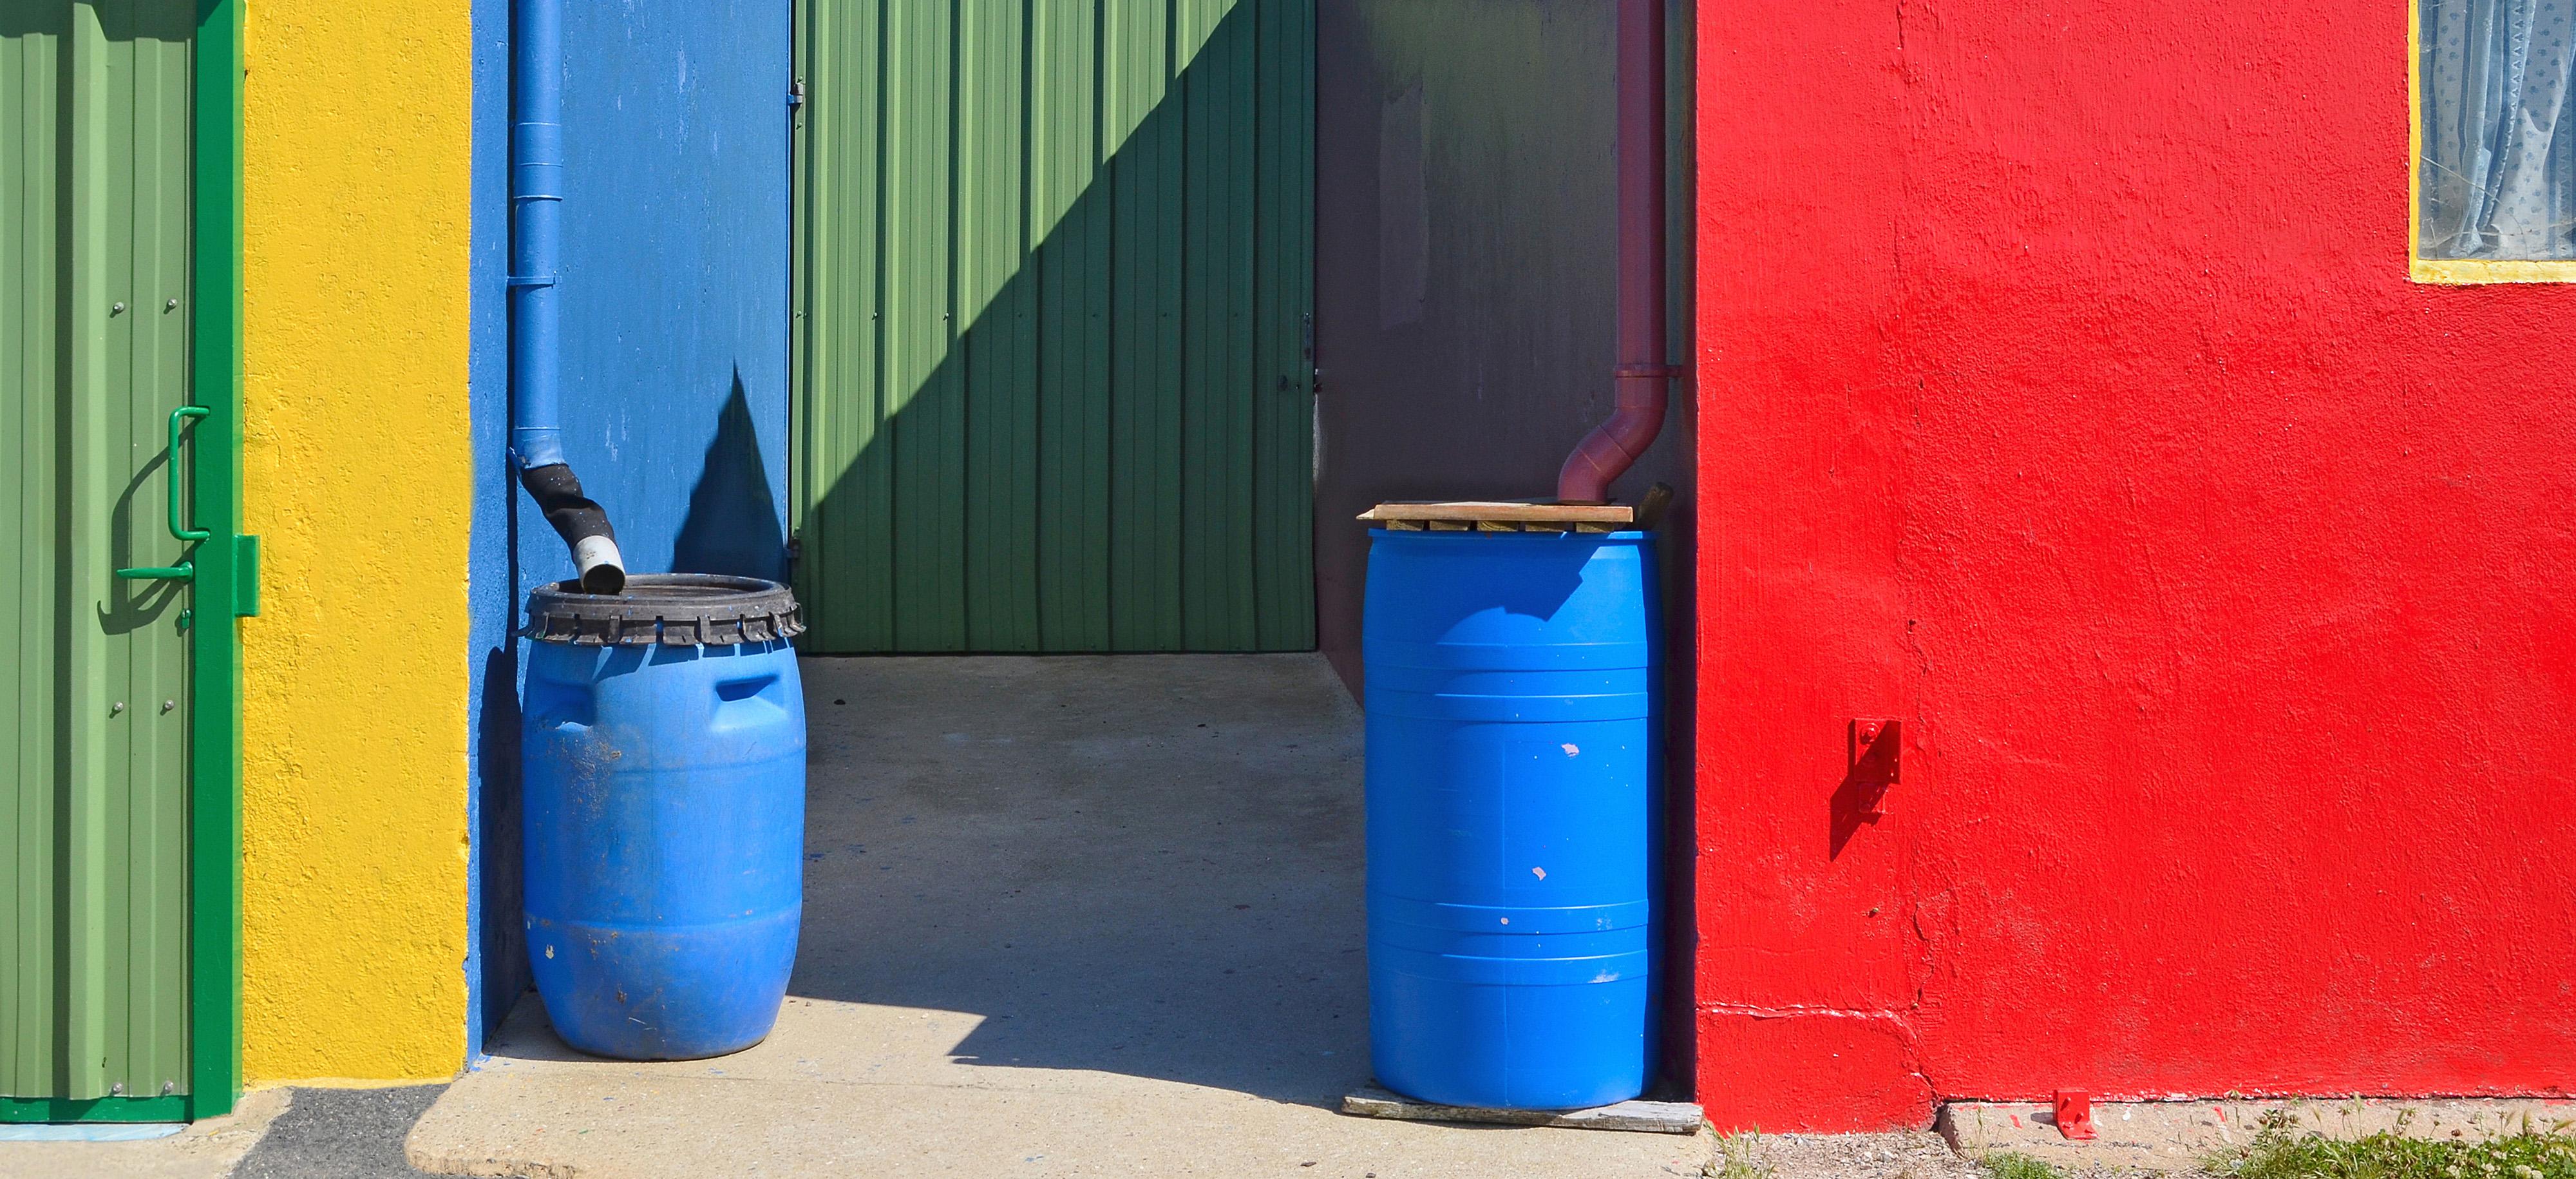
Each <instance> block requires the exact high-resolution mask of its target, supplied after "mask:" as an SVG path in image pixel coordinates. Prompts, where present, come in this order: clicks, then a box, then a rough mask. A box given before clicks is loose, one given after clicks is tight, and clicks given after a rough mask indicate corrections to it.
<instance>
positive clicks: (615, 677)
mask: <svg viewBox="0 0 2576 1179" xmlns="http://www.w3.org/2000/svg"><path fill="white" fill-rule="evenodd" d="M528 615H529V627H528V632H527V633H528V634H529V636H530V637H532V638H534V639H536V640H537V641H536V642H534V643H532V644H531V647H532V650H531V652H530V655H529V660H528V677H527V688H526V695H525V703H524V705H523V707H524V710H525V711H524V717H525V719H524V721H523V724H522V728H521V734H522V737H521V747H520V748H521V753H522V756H523V758H524V773H525V781H526V787H525V790H526V793H525V798H524V804H525V822H526V835H527V853H526V854H527V896H526V901H525V906H526V910H527V934H528V958H529V965H530V966H531V967H533V968H534V970H535V972H536V980H537V993H538V995H539V996H540V997H542V998H543V999H544V1000H545V1005H546V1015H547V1016H548V1017H549V1018H550V1019H552V1020H553V1021H554V1027H555V1031H556V1033H557V1034H558V1035H561V1036H562V1037H563V1039H564V1042H565V1043H567V1044H570V1045H572V1046H573V1047H575V1048H578V1049H581V1050H582V1051H584V1052H589V1053H593V1054H595V1055H600V1056H613V1057H618V1058H621V1059H626V1060H686V1059H691V1058H695V1057H702V1056H715V1055H719V1054H721V1053H726V1052H734V1051H738V1050H740V1049H743V1048H748V1047H750V1046H752V1045H753V1044H757V1043H759V1042H760V1041H761V1039H762V1038H763V1037H766V1036H767V1035H768V1034H769V1029H770V1026H771V1025H772V1024H774V1023H775V1022H777V1019H778V1006H779V1003H780V1001H781V999H783V998H784V997H785V995H786V992H787V977H788V973H789V971H790V970H791V969H792V968H793V967H794V965H795V961H796V930H797V922H798V919H799V917H800V916H801V914H802V911H803V907H804V875H803V872H804V855H803V853H804V846H805V700H804V693H803V691H802V689H801V687H800V686H799V684H798V682H797V675H796V652H795V649H794V648H792V647H791V646H789V645H788V641H787V640H788V639H789V638H790V637H791V636H793V635H794V634H796V633H797V631H799V630H801V629H802V627H801V625H800V624H799V623H798V621H797V614H796V606H795V600H794V599H793V598H792V597H790V596H789V595H788V592H787V590H786V589H785V588H784V587H782V586H779V585H778V584H776V583H774V582H767V581H760V580H757V579H753V578H735V577H715V576H711V575H701V574H663V575H645V576H637V577H633V578H630V579H629V580H628V581H627V583H626V592H624V593H622V594H616V595H592V594H584V593H582V592H580V586H579V583H577V582H563V583H558V584H556V585H550V586H546V587H542V588H540V589H539V590H537V592H536V593H535V594H533V595H531V597H530V599H529V606H528Z"/></svg>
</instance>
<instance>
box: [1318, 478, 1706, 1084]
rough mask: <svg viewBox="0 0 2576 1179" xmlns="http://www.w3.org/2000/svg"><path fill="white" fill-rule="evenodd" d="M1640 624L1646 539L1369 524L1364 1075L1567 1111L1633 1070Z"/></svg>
mask: <svg viewBox="0 0 2576 1179" xmlns="http://www.w3.org/2000/svg"><path fill="white" fill-rule="evenodd" d="M1660 618H1661V615H1660V612H1659V607H1658V602H1657V591H1656V576H1655V557H1654V547H1653V541H1652V539H1651V537H1650V536H1649V534H1647V533H1645V532H1611V533H1580V532H1563V533H1548V532H1476V531H1463V532H1435V531H1394V530H1388V529H1377V530H1373V531H1372V532H1371V533H1370V548H1369V566H1368V590H1367V600H1366V607H1365V612H1364V617H1363V621H1362V625H1361V659H1362V662H1363V664H1364V665H1365V669H1366V683H1365V690H1364V696H1365V711H1366V713H1367V720H1368V751H1367V781H1368V923H1369V924H1368V959H1369V1041H1370V1050H1371V1053H1372V1056H1373V1063H1374V1065H1375V1068H1376V1072H1377V1078H1378V1081H1379V1083H1380V1084H1382V1085H1384V1086H1386V1087H1387V1088H1389V1089H1392V1090H1394V1091H1396V1092H1398V1093H1402V1094H1404V1095H1406V1096H1409V1097H1413V1098H1416V1099H1419V1100H1422V1101H1428V1102H1434V1103H1438V1104H1443V1105H1459V1106H1479V1107H1491V1108H1505V1109H1576V1108H1584V1107H1590V1106H1599V1105H1608V1104H1612V1103H1615V1102H1619V1101H1625V1100H1628V1099H1630V1098H1634V1097H1637V1096H1639V1095H1640V1094H1641V1093H1643V1092H1644V1090H1645V1088H1646V1086H1647V1085H1648V1084H1649V1083H1650V1082H1651V1080H1652V1079H1653V1077H1654V1074H1655V1066H1656V1041H1657V1036H1656V1020H1657V1007H1658V1003H1657V985H1658V975H1659V967H1660V958H1661V949H1660V946H1659V944H1658V940H1657V937H1656V932H1657V927H1658V918H1659V909H1660V907H1661V901H1660V897H1659V888H1658V885H1659V877H1660V872H1661V862H1662V856H1661V847H1660V844H1661V833H1662V823H1661V810H1662V806H1661V800H1662V764H1663V756H1662V749H1661V720H1662V716H1661V706H1660V705H1661V698H1662V685H1661V682H1660V679H1661V664H1662V654H1661V646H1662V644H1661V641H1660V640H1661V632H1660Z"/></svg>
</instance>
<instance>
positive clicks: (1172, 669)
mask: <svg viewBox="0 0 2576 1179" xmlns="http://www.w3.org/2000/svg"><path fill="white" fill-rule="evenodd" d="M804 676H805V693H806V705H807V712H808V717H809V725H808V729H809V739H810V742H811V775H810V788H809V799H810V801H809V812H808V820H807V833H806V859H807V864H806V908H805V925H804V933H803V941H802V945H801V948H800V952H799V957H798V962H797V970H796V975H795V979H794V981H793V983H792V984H791V986H790V988H789V998H788V1001H787V1007H786V1010H785V1011H784V1013H783V1014H782V1015H781V1016H780V1019H779V1025H778V1029H777V1031H776V1032H775V1033H773V1034H772V1035H771V1036H770V1038H769V1040H768V1041H767V1042H766V1043H763V1044H761V1045H759V1046H758V1047H755V1048H753V1049H751V1050H749V1051H746V1052H743V1053H740V1054H737V1055H735V1056H731V1057H726V1058H723V1059H719V1060H709V1061H695V1062H686V1063H669V1064H653V1065H638V1064H630V1063H622V1062H609V1061H600V1060H594V1059H589V1058H585V1057H582V1056H580V1055H579V1054H577V1053H574V1052H571V1051H570V1050H568V1049H566V1048H565V1047H563V1045H562V1044H561V1043H560V1042H559V1041H557V1040H556V1039H555V1038H554V1036H553V1034H552V1032H551V1031H550V1030H549V1029H548V1028H547V1026H546V1023H545V1019H544V1013H543V1011H542V1009H541V1007H540V1005H539V1004H537V1003H536V1002H534V1001H533V999H531V1000H529V1001H526V1002H523V1003H521V1004H520V1005H519V1007H518V1009H517V1010H516V1012H515V1013H514V1014H513V1016H512V1017H511V1020H510V1022H509V1024H508V1025H507V1027H506V1028H505V1029H504V1030H503V1032H502V1033H501V1034H500V1035H499V1036H498V1037H497V1038H496V1041H495V1043H494V1044H493V1045H492V1052H493V1059H492V1060H491V1061H490V1062H489V1063H488V1064H487V1065H486V1066H485V1067H483V1068H482V1069H481V1070H480V1071H477V1072H474V1073H472V1074H470V1075H468V1076H466V1077H465V1078H464V1079H462V1080H460V1081H459V1082H458V1083H457V1084H455V1085H454V1086H453V1087H451V1088H450V1089H449V1090H448V1091H447V1093H446V1094H445V1095H444V1096H442V1097H441V1098H440V1099H439V1101H438V1103H437V1104H436V1105H435V1106H434V1107H432V1109H431V1110H430V1112H429V1113H428V1114H427V1115H426V1116H425V1117H423V1118H422V1119H421V1122H420V1124H419V1125H418V1126H417V1127H416V1128H415V1129H414V1131H413V1132H412V1135H411V1139H410V1144H409V1150H410V1156H411V1159H412V1161H413V1163H414V1164H415V1165H418V1166H421V1167H422V1168H424V1169H427V1170H433V1171H444V1172H448V1173H457V1174H510V1175H526V1174H547V1175H566V1174H572V1175H581V1176H662V1175H670V1176H683V1175H685V1176H691V1177H695V1176H703V1175H712V1174H725V1175H760V1174H766V1175H802V1174H867V1175H872V1176H886V1177H889V1179H893V1177H904V1176H933V1175H974V1176H993V1175H1030V1176H1048V1175H1105V1174H1118V1175H1126V1174H1139V1173H1145V1174H1168V1175H1194V1174H1224V1175H1265V1174H1284V1175H1297V1176H1315V1177H1321V1176H1348V1177H1349V1179H1366V1177H1368V1176H1377V1177H1382V1179H1399V1177H1412V1176H1446V1175H1457V1176H1468V1175H1473V1176H1477V1177H1479V1179H1485V1177H1489V1176H1494V1175H1549V1176H1560V1177H1566V1179H1580V1177H1585V1176H1603V1177H1614V1176H1615V1177H1625V1176H1648V1175H1662V1174H1690V1175H1696V1174H1699V1173H1700V1170H1701V1166H1702V1164H1703V1163H1704V1162H1705V1161H1706V1160H1707V1159H1708V1157H1709V1144H1708V1140H1707V1139H1706V1138H1705V1137H1704V1136H1692V1137H1684V1136H1672V1135H1651V1134H1622V1133H1610V1132H1603V1131H1577V1130H1544V1129H1505V1128H1484V1129H1474V1128H1462V1127H1453V1126H1433V1125H1421V1124H1410V1123H1400V1122H1384V1121H1372V1120H1366V1119H1357V1118H1347V1117H1343V1116H1341V1115H1339V1114H1336V1113H1333V1112H1331V1107H1332V1106H1333V1104H1334V1103H1335V1102H1337V1101H1338V1099H1339V1098H1340V1096H1341V1095H1342V1094H1343V1093H1344V1092H1346V1091H1348V1090H1350V1089H1352V1088H1354V1087H1356V1086H1358V1085H1360V1084H1362V1083H1364V1082H1365V1081H1367V1080H1368V1076H1369V1070H1368V1031H1367V1020H1368V1011H1367V984H1366V976H1365V966H1364V960H1363V954H1362V943H1363V940H1364V928H1363V911H1362V898H1361V887H1362V882H1361V865H1362V860H1361V814H1360V718H1359V714H1358V711H1357V710H1356V709H1355V708H1354V707H1353V706H1352V705H1351V703H1350V700H1349V698H1348V696H1347V695H1345V694H1344V693H1343V691H1342V688H1341V685H1340V684H1339V682H1338V681H1336V680H1335V679H1334V678H1333V675H1332V673H1331V671H1330V670H1329V669H1328V668H1327V667H1326V666H1325V664H1324V662H1323V660H1322V659H1321V658H1320V657H1316V656H1311V655H1287V656H1117V657H1055V658H1016V657H982V658H954V659H918V658H904V659H809V660H807V661H806V662H805V664H804Z"/></svg>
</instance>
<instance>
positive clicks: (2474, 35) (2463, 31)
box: [2416, 0, 2576, 258]
mask: <svg viewBox="0 0 2576 1179" xmlns="http://www.w3.org/2000/svg"><path fill="white" fill-rule="evenodd" d="M2417 3H2418V5H2419V7H2418V9H2417V12H2418V16H2419V19H2420V27H2419V32H2418V41H2419V45H2420V51H2421V53H2422V55H2423V56H2422V60H2421V61H2420V62H2418V63H2417V78H2418V81H2419V84H2420V86H2421V88H2422V96H2421V97H2422V116H2421V117H2422V118H2423V120H2424V123H2423V134H2424V152H2423V158H2422V160H2421V161H2420V162H2419V163H2418V164H2417V165H2416V166H2417V167H2418V168H2419V169H2420V170H2421V176H2420V188H2421V193H2422V199H2421V207H2420V208H2419V210H2418V212H2417V215H2418V217H2419V218H2420V219H2421V220H2420V222H2419V224H2418V228H2417V233H2416V253H2417V254H2418V256H2420V257H2425V258H2576V126H2571V125H2570V124H2571V118H2570V115H2571V112H2570V111H2569V110H2568V89H2569V82H2570V74H2571V72H2576V38H2571V36H2570V31H2571V30H2570V25H2571V23H2576V22H2571V17H2572V16H2576V0H2417Z"/></svg>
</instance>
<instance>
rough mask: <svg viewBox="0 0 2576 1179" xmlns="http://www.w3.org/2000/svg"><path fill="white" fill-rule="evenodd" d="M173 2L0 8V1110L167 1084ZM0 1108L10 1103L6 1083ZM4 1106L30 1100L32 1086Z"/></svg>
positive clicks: (185, 175)
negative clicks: (157, 574)
mask: <svg viewBox="0 0 2576 1179" xmlns="http://www.w3.org/2000/svg"><path fill="white" fill-rule="evenodd" d="M195 22H196V14H195V11H194V5H193V4H192V3H191V0H103V2H100V3H94V4H93V3H70V2H67V0H0V458H5V459H6V461H7V464H8V469H7V470H6V472H5V473H0V552H6V553H7V554H9V566H8V571H7V572H6V573H0V626H5V628H6V629H5V633H6V635H7V640H6V641H5V642H0V953H5V954H6V955H7V957H6V958H5V960H0V987H5V988H6V989H5V992H0V1105H7V1106H9V1108H10V1110H11V1111H15V1112H17V1113H25V1112H27V1111H29V1110H33V1111H36V1112H37V1113H38V1114H39V1115H41V1114H42V1113H43V1112H44V1111H46V1110H48V1109H63V1110H66V1111H68V1112H67V1113H66V1114H65V1115H64V1116H80V1115H79V1113H78V1111H77V1110H76V1109H73V1108H72V1107H68V1106H64V1105H62V1104H61V1103H64V1102H70V1101H83V1100H86V1099H91V1098H100V1097H146V1098H148V1097H156V1096H159V1095H163V1094H174V1093H185V1092H187V1091H188V1089H189V1070H188V1035H187V1033H188V1027H187V1017H188V1016H187V1013H188V986H187V983H188V979H187V964H188V925H187V917H188V910H187V900H188V894H187V869H188V860H187V849H188V843H187V835H188V829H187V820H188V810H187V803H188V793H187V788H188V781H187V769H188V766H187V748H188V746H187V736H188V713H189V708H188V692H187V671H188V668H187V636H186V635H185V633H184V631H185V628H186V627H187V626H188V625H189V617H188V612H187V607H188V593H189V586H188V585H187V584H186V583H185V582H181V581H174V580H123V579H119V578H118V577H116V576H115V572H114V571H115V570H116V569H118V568H133V567H141V566H175V565H176V564H178V563H179V562H180V561H181V560H182V559H183V552H184V550H185V549H186V548H187V546H186V545H185V543H183V542H182V541H180V540H179V539H177V538H175V537H174V536H172V535H171V532H170V529H169V527H168V525H167V522H166V519H165V517H166V515H167V512H168V504H167V498H166V497H167V491H168V487H169V482H168V481H169V480H170V479H171V478H172V477H173V473H172V471H171V470H170V455H169V442H168V437H167V435H166V433H165V430H166V427H167V424H168V423H169V421H170V420H171V418H170V414H171V411H172V410H173V409H176V408H177V407H179V406H181V405H184V404H186V403H187V401H188V389H187V383H188V372H187V357H188V324H189V316H190V308H189V306H188V302H189V298H190V294H191V292H190V291H189V289H188V244H189V243H188V235H189V223H188V217H189V205H188V196H189V158H188V144H189V103H190V95H189V87H190V82H191V78H190V72H189V71H190V61H189V55H190V45H189V38H190V36H191V34H192V33H193V31H194V28H195ZM6 1099H22V1100H19V1101H15V1102H11V1101H8V1100H6ZM23 1099H40V1100H35V1101H28V1100H23Z"/></svg>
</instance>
